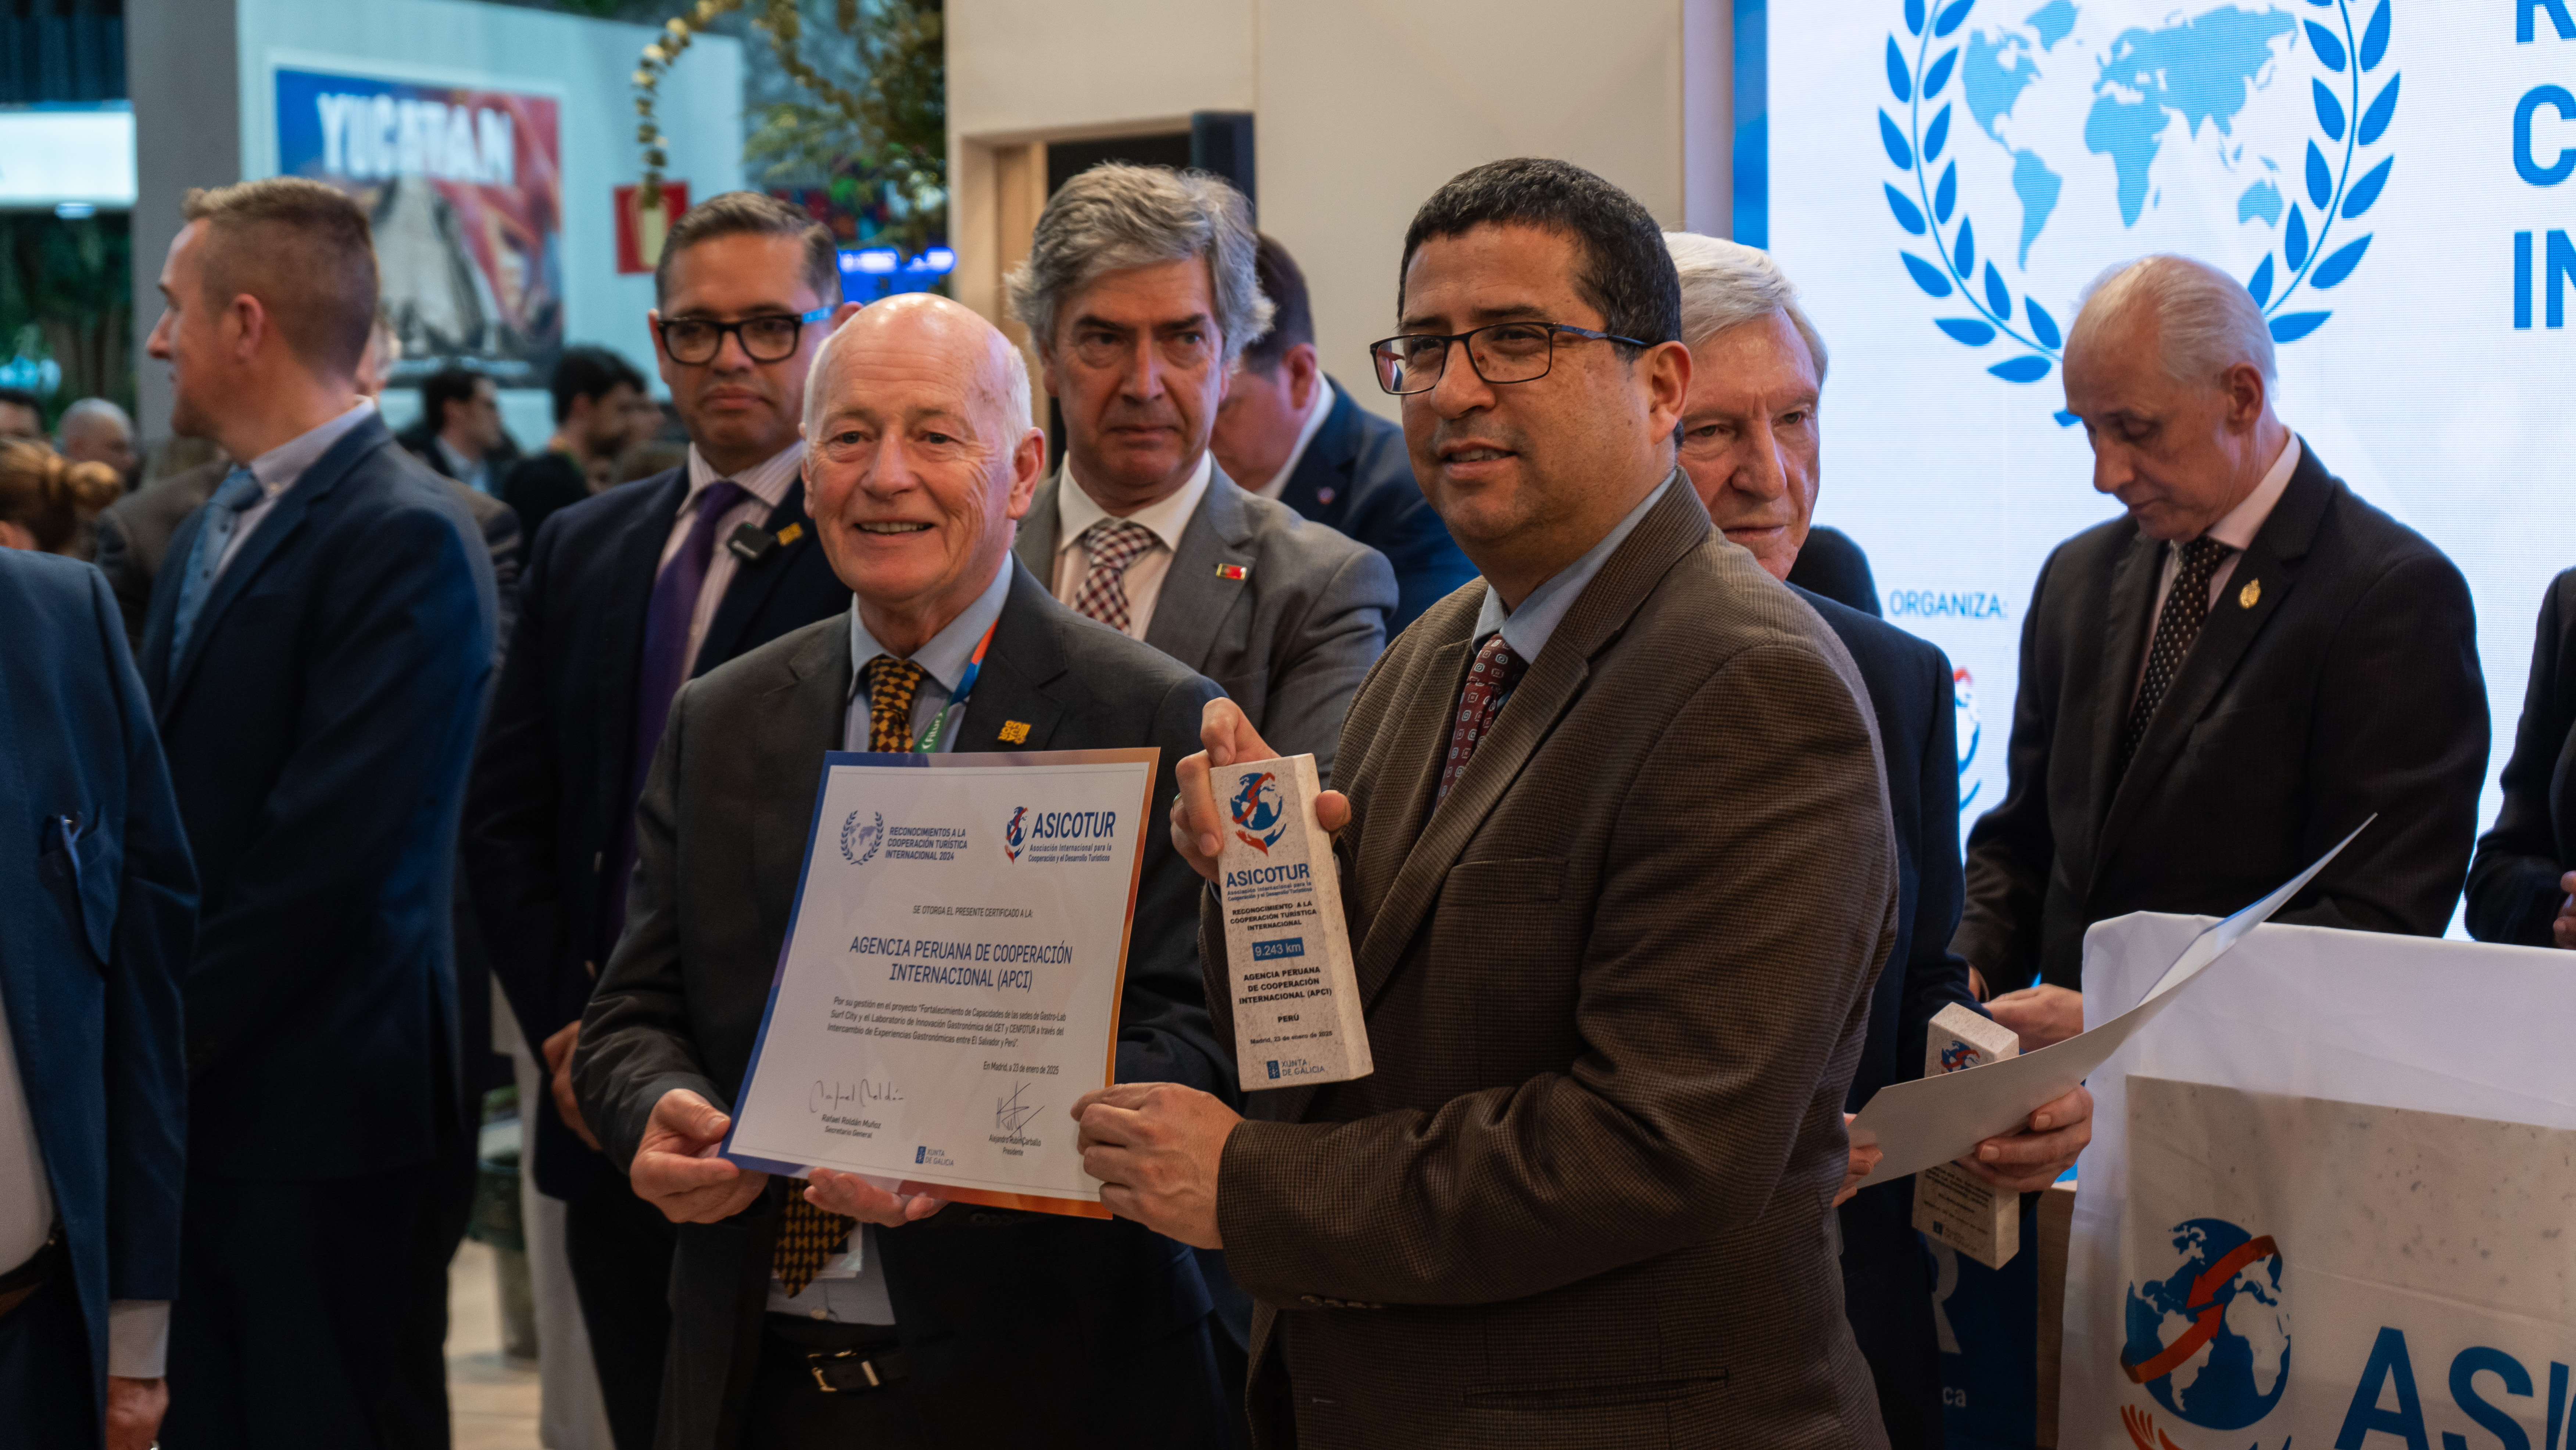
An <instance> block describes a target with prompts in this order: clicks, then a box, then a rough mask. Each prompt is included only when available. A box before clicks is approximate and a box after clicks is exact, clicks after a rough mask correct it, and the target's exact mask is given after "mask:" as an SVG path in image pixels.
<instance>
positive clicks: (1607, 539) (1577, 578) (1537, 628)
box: [1468, 469, 1681, 664]
mask: <svg viewBox="0 0 2576 1450" xmlns="http://www.w3.org/2000/svg"><path fill="white" fill-rule="evenodd" d="M1680 478H1681V472H1680V470H1678V469H1676V470H1674V472H1673V474H1672V476H1671V477H1669V478H1666V479H1665V480H1664V481H1663V482H1662V483H1660V484H1657V485H1656V486H1655V489H1654V491H1653V492H1652V493H1649V494H1647V495H1646V497H1645V499H1644V500H1643V501H1642V502H1640V503H1639V504H1638V505H1637V506H1636V507H1635V508H1632V509H1630V510H1628V516H1627V517H1626V518H1624V519H1621V520H1620V521H1619V522H1618V523H1617V524H1615V525H1613V526H1612V527H1611V530H1610V532H1608V533H1606V534H1604V535H1602V536H1601V542H1600V543H1597V544H1595V545H1593V546H1592V547H1591V548H1589V549H1587V550H1585V551H1584V554H1583V557H1582V558H1580V559H1577V560H1575V561H1574V562H1573V563H1571V564H1568V565H1566V566H1565V567H1564V568H1562V569H1559V570H1557V571H1556V572H1555V573H1554V574H1551V575H1549V576H1548V579H1547V582H1546V583H1544V584H1541V585H1540V586H1538V587H1537V588H1536V589H1533V590H1531V591H1530V592H1529V597H1528V598H1527V599H1524V600H1522V601H1521V607H1520V608H1518V609H1506V608H1504V607H1503V596H1502V595H1500V594H1498V593H1496V592H1495V590H1494V586H1492V585H1491V584H1488V585H1486V586H1485V607H1484V610H1483V612H1482V613H1480V614H1478V615H1477V616H1476V633H1475V635H1474V637H1473V638H1471V639H1470V640H1469V641H1468V643H1470V644H1472V645H1474V646H1475V647H1476V648H1478V649H1482V648H1484V643H1485V637H1486V636H1487V635H1490V634H1492V633H1493V632H1494V631H1495V630H1498V629H1499V630H1501V631H1502V632H1503V643H1505V644H1507V645H1510V646H1511V649H1512V653H1513V654H1516V655H1518V656H1520V657H1521V660H1522V662H1523V663H1524V664H1535V663H1537V662H1538V652H1539V651H1540V650H1543V649H1545V648H1547V641H1548V638H1549V636H1551V635H1553V634H1555V633H1556V627H1557V626H1558V625H1560V624H1562V623H1564V622H1565V616H1566V612H1567V611H1568V610H1571V609H1572V608H1574V601H1576V600H1578V599H1580V598H1582V597H1583V591H1584V590H1586V589H1588V588H1590V587H1591V585H1592V576H1593V575H1595V574H1598V573H1600V572H1601V566H1602V565H1603V564H1606V563H1608V562H1609V561H1610V556H1611V555H1612V554H1614V553H1617V552H1618V550H1619V546H1620V545H1621V544H1624V543H1626V542H1627V541H1628V536H1629V535H1630V534H1632V533H1635V532H1636V531H1637V524H1638V523H1639V521H1641V520H1643V519H1644V518H1645V517H1646V513H1647V511H1648V510H1650V509H1652V508H1653V507H1654V506H1655V505H1656V504H1657V503H1660V502H1661V501H1662V500H1663V497H1664V495H1665V494H1666V493H1667V492H1669V491H1671V489H1672V488H1673V486H1674V485H1675V483H1677V482H1678V481H1679V480H1680Z"/></svg>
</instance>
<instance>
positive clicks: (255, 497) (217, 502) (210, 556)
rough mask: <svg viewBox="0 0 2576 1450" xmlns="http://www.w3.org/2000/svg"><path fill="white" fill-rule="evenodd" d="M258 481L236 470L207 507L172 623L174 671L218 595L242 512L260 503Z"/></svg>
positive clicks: (182, 581) (227, 478) (242, 471)
mask: <svg viewBox="0 0 2576 1450" xmlns="http://www.w3.org/2000/svg"><path fill="white" fill-rule="evenodd" d="M260 492H261V490H260V486H259V480H258V479H257V478H255V477H253V476H252V474H251V471H250V470H249V469H247V468H240V467H236V468H234V469H233V471H232V472H230V473H227V474H225V475H224V481H223V483H222V484H221V485H219V486H218V487H217V488H216V489H215V496H214V498H213V499H211V500H209V501H208V502H207V504H206V522H205V523H204V524H203V525H202V526H201V527H199V528H198V530H197V542H196V544H195V546H194V547H192V548H190V549H189V551H188V572H187V573H186V574H185V575H183V576H181V578H180V581H179V612H178V616H177V617H176V618H175V619H173V620H172V621H171V622H170V663H171V665H172V666H173V667H174V668H175V667H176V666H177V665H178V663H179V661H180V660H182V659H184V658H186V657H187V653H188V636H189V635H190V634H193V633H194V632H195V631H196V628H197V612H198V611H199V610H201V609H204V608H205V607H206V596H207V595H209V594H212V593H214V592H215V572H216V570H217V569H219V568H220V567H221V566H222V564H223V561H224V546H225V545H227V544H229V543H231V542H232V540H233V532H234V530H235V529H237V528H238V527H240V524H241V516H242V511H243V510H244V509H247V508H249V507H250V506H251V505H252V504H254V503H256V502H258V501H259V497H260Z"/></svg>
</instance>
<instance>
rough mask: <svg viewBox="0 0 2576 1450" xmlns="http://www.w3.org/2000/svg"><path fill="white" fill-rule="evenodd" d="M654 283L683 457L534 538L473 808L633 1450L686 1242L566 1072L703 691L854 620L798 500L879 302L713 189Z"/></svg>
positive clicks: (511, 991) (613, 1402) (600, 1354)
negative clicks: (832, 352)
mask: <svg viewBox="0 0 2576 1450" xmlns="http://www.w3.org/2000/svg"><path fill="white" fill-rule="evenodd" d="M653 291H654V298H655V300H656V302H657V303H658V304H659V305H658V306H657V307H656V309H655V310H654V312H653V313H652V316H651V319H650V320H651V323H652V328H653V335H654V343H655V356H656V359H657V361H658V363H659V365H660V368H661V373H662V380H663V382H664V383H665V384H667V385H668V386H669V387H670V390H671V402H672V405H673V406H674V407H675V408H677V409H678V410H679V413H680V417H681V419H682V421H683V422H684V423H685V424H686V425H687V428H688V432H689V456H688V462H687V464H686V465H685V466H684V467H681V468H676V469H672V470H670V471H669V472H666V473H661V474H657V475H655V476H653V477H651V478H646V479H641V480H638V481H637V482H634V483H631V484H626V485H623V486H621V487H618V488H614V489H611V490H609V491H608V492H606V493H603V494H600V495H599V496H597V497H595V498H590V499H585V500H583V501H582V502H580V503H577V504H573V505H572V506H570V507H568V508H565V509H563V510H562V511H561V512H560V513H558V514H556V515H555V517H554V519H553V520H552V521H551V522H550V523H549V524H548V525H547V527H546V530H545V532H544V533H543V534H542V535H540V536H539V537H538V539H537V541H536V547H535V551H534V553H533V555H532V557H531V558H530V559H529V561H528V570H527V573H526V575H525V576H524V578H523V579H522V581H521V584H520V596H519V598H520V613H519V620H518V626H517V629H516V632H515V638H514V639H513V640H512V642H511V645H510V651H509V660H508V664H507V665H506V666H505V667H504V669H503V671H502V674H501V680H500V684H499V686H498V688H497V689H496V690H495V691H494V694H493V699H492V713H491V719H490V722H489V724H488V725H487V726H486V728H485V731H484V738H483V745H482V750H481V753H480V755H479V757H478V759H477V761H476V763H475V770H474V779H473V784H472V788H471V792H470V794H469V796H468V798H467V802H466V816H465V824H466V850H467V867H468V871H469V873H470V875H471V878H472V882H473V894H474V901H475V905H476V907H477V909H478V914H479V916H480V918H481V921H482V926H483V933H484V937H485V940H486V941H487V943H488V944H489V946H490V948H491V951H492V960H493V969H494V972H495V974H496V975H497V976H499V978H500V979H501V984H502V988H503V990H504V991H505V992H506V993H507V994H508V996H509V999H510V1005H511V1008H512V1010H514V1011H516V1012H517V1013H518V1015H519V1025H520V1027H521V1029H522V1030H523V1031H524V1032H525V1033H526V1034H527V1036H528V1038H529V1040H530V1041H532V1042H542V1043H543V1044H544V1046H543V1051H544V1056H545V1061H546V1066H547V1068H548V1069H549V1070H550V1072H551V1073H552V1074H553V1090H552V1092H551V1093H550V1094H549V1095H548V1096H547V1097H546V1098H545V1099H543V1100H541V1101H540V1102H539V1103H538V1104H537V1105H536V1108H535V1115H536V1120H537V1123H538V1128H537V1134H536V1143H535V1148H534V1156H535V1165H534V1171H535V1173H536V1175H537V1186H538V1187H539V1188H541V1189H543V1190H544V1191H545V1192H547V1193H549V1194H552V1195H554V1196H555V1197H557V1198H560V1199H563V1200H565V1201H566V1204H567V1208H566V1214H565V1245H566V1251H567V1257H569V1258H570V1260H571V1262H572V1271H573V1280H574V1283H575V1285H576V1287H577V1288H578V1290H579V1292H580V1295H581V1302H582V1319H583V1321H584V1323H585V1324H586V1326H587V1327H588V1329H589V1331H590V1340H591V1352H592V1358H593V1360H594V1361H595V1362H596V1363H597V1365H598V1367H599V1379H600V1390H601V1393H602V1395H603V1396H604V1397H605V1399H606V1401H607V1404H608V1416H609V1424H610V1428H611V1429H612V1431H613V1432H614V1433H615V1435H616V1439H617V1443H618V1445H619V1446H620V1447H621V1450H645V1447H647V1446H649V1445H651V1444H652V1443H653V1426H654V1415H655V1410H656V1406H657V1404H658V1403H659V1400H660V1394H661V1387H660V1378H661V1374H662V1356H663V1346H664V1343H665V1341H666V1340H667V1339H668V1338H669V1334H670V1311H669V1309H668V1307H667V1300H666V1294H665V1288H666V1285H667V1284H668V1281H669V1279H670V1268H671V1244H672V1230H671V1226H670V1224H669V1223H668V1221H666V1220H665V1219H664V1218H663V1217H662V1215H661V1213H660V1212H659V1211H658V1210H656V1209H655V1208H654V1207H653V1206H652V1205H650V1204H648V1203H645V1202H644V1201H643V1200H641V1199H638V1198H637V1197H636V1196H635V1195H634V1194H632V1193H630V1192H628V1191H627V1185H626V1180H625V1178H624V1176H623V1175H622V1174H620V1173H619V1172H618V1170H617V1168H616V1167H615V1166H614V1165H613V1164H611V1163H610V1162H609V1161H608V1159H607V1158H605V1157H603V1156H601V1154H600V1152H599V1143H598V1139H597V1138H596V1137H595V1136H594V1134H593V1133H592V1130H591V1129H590V1127H589V1126H588V1125H586V1124H584V1123H583V1121H582V1118H581V1112H580V1109H579V1108H578V1106H576V1105H575V1104H574V1102H573V1098H572V1092H571V1078H570V1075H569V1064H570V1062H571V1057H572V1049H573V1046H574V1043H575V1040H576V1038H577V1036H578V1030H579V1024H580V1021H581V1014H582V1008H583V1007H584V1005H585V1004H587V1003H588V1002H589V1000H590V991H591V983H592V981H593V980H594V979H595V978H596V977H597V976H598V970H599V968H600V967H601V966H602V965H604V964H605V963H606V962H607V960H608V953H609V948H610V947H612V946H613V945H615V944H616V941H617V936H618V932H619V930H620V929H621V927H622V925H623V923H624V921H625V918H626V888H627V882H628V878H629V876H630V875H631V874H632V871H633V867H634V862H635V845H634V840H635V838H634V816H635V799H636V796H637V794H638V793H639V792H640V791H641V789H642V787H643V781H644V772H645V768H646V767H647V766H648V765H649V764H650V763H651V761H652V759H653V750H654V747H655V746H656V745H657V744H659V743H660V740H661V736H662V724H663V719H664V717H665V716H666V715H667V714H668V713H669V711H670V705H671V698H672V696H674V695H675V694H677V693H678V692H679V688H680V686H681V684H682V683H683V682H684V681H686V680H689V679H691V678H693V677H695V676H698V675H702V674H705V673H706V672H707V671H708V670H710V669H713V668H715V667H716V666H717V665H720V664H723V663H724V662H725V661H727V660H730V659H732V658H734V657H735V656H737V655H740V654H743V653H746V652H747V651H749V650H752V649H754V648H756V647H758V646H760V645H762V644H766V643H767V642H769V641H770V640H773V639H776V638H777V637H779V636H780V635H783V634H786V633H788V632H789V631H790V630H793V629H797V628H799V627H801V626H803V625H807V624H811V623H813V622H814V621H816V620H818V619H823V618H826V617H828V616H830V615H834V614H838V613H840V612H841V611H843V610H845V609H847V608H848V607H849V603H850V591H849V589H848V588H847V587H846V586H844V585H843V584H842V583H841V581H840V580H839V579H838V578H836V577H834V575H833V573H832V568H831V565H830V563H829V562H828V561H827V560H826V559H824V557H823V555H822V552H821V551H820V550H819V549H818V548H816V547H815V543H814V525H813V521H812V519H811V518H809V517H808V516H807V514H806V511H805V501H804V496H803V490H802V489H801V488H800V487H799V486H798V475H799V470H800V468H801V466H802V464H803V460H804V444H803V443H802V442H801V441H799V439H798V438H797V434H796V425H797V422H798V420H799V418H800V417H801V416H802V415H803V412H804V403H805V374H806V370H807V368H808V367H809V366H811V364H812V362H813V359H814V353H815V350H816V349H817V348H819V347H820V346H821V345H822V341H823V339H824V337H825V336H827V335H828V334H829V333H830V332H831V330H832V329H833V328H834V327H836V326H838V325H839V324H840V323H841V321H842V320H843V319H845V318H846V317H848V316H849V315H850V314H851V313H854V312H856V311H857V310H858V308H857V307H856V306H855V305H853V304H848V303H844V302H842V301H841V285H840V268H839V257H838V256H837V255H836V253H835V251H834V249H833V246H832V239H831V235H830V233H828V232H826V231H825V230H824V229H823V228H822V227H820V226H818V225H816V224H815V223H814V222H813V221H812V220H811V219H810V218H808V217H807V216H806V215H805V214H804V213H803V212H801V211H798V210H796V209H795V208H793V207H790V206H788V205H787V204H786V203H784V202H781V201H778V200H776V199H774V198H771V197H767V196H763V195H761V194H759V193H757V192H749V191H735V192H727V193H725V194H723V195H721V196H716V197H711V198H709V199H708V200H706V201H703V202H700V203H699V204H698V205H696V206H694V207H692V208H690V209H689V210H688V211H687V212H686V213H684V214H683V215H682V216H681V217H680V219H679V220H678V221H677V222H676V223H674V224H673V225H672V228H671V235H670V239H669V241H668V243H667V244H665V246H664V247H663V250H662V260H661V264H660V266H658V267H657V268H656V269H655V271H654V275H653Z"/></svg>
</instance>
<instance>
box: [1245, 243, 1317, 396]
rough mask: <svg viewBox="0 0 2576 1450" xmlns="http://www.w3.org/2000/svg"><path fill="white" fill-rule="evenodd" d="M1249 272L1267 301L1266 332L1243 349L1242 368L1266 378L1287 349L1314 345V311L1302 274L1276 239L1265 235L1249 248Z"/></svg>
mask: <svg viewBox="0 0 2576 1450" xmlns="http://www.w3.org/2000/svg"><path fill="white" fill-rule="evenodd" d="M1252 272H1253V275H1254V276H1255V277H1257V278H1259V279H1260V281H1261V295H1262V296H1264V297H1267V298H1269V299H1270V307H1271V312H1270V330H1269V331H1268V332H1265V333H1263V334H1262V335H1261V336H1260V337H1259V338H1258V339H1257V340H1255V341H1254V343H1253V344H1252V346H1250V347H1247V348H1245V349H1244V350H1243V365H1244V367H1245V368H1246V369H1248V370H1250V371H1252V372H1256V373H1262V374H1265V375H1267V374H1269V373H1274V372H1277V371H1278V370H1279V360H1280V359H1281V358H1284V357H1286V356H1287V355H1288V349H1290V348H1292V347H1295V346H1296V345H1297V344H1299V343H1301V342H1302V343H1305V344H1306V345H1307V346H1309V347H1311V346H1313V345H1314V342H1315V310H1314V305H1313V303H1312V302H1311V301H1310V300H1309V299H1308V298H1307V296H1306V274H1305V272H1304V271H1302V270H1301V269H1300V268H1299V267H1298V266H1297V259H1296V258H1294V257H1292V256H1289V255H1288V249H1287V248H1286V247H1283V246H1281V245H1279V239H1278V238H1276V237H1274V236H1271V235H1270V234H1269V233H1267V232H1264V233H1262V235H1261V241H1260V244H1259V245H1257V246H1255V247H1254V248H1253V251H1252Z"/></svg>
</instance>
